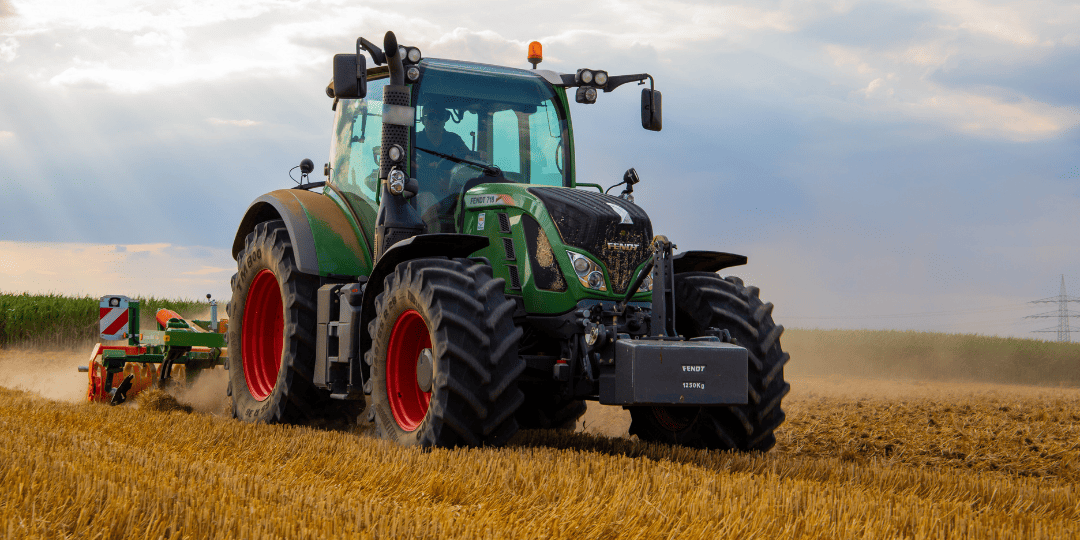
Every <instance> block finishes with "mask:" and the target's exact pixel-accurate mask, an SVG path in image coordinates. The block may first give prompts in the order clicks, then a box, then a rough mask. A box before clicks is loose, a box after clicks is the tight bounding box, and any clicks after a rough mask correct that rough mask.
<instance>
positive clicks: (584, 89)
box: [574, 86, 596, 103]
mask: <svg viewBox="0 0 1080 540" xmlns="http://www.w3.org/2000/svg"><path fill="white" fill-rule="evenodd" d="M574 99H575V100H576V101H577V102H578V103H596V89H595V88H593V87H591V86H579V87H578V89H577V93H576V94H575V95H574Z"/></svg>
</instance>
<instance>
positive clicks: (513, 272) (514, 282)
mask: <svg viewBox="0 0 1080 540" xmlns="http://www.w3.org/2000/svg"><path fill="white" fill-rule="evenodd" d="M507 269H508V270H510V288H511V289H521V276H520V275H519V274H518V267H517V265H516V264H511V265H510V266H508V267H507Z"/></svg>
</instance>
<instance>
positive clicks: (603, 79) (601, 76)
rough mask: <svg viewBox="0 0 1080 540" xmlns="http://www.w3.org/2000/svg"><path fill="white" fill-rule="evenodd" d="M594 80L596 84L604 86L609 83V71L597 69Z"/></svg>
mask: <svg viewBox="0 0 1080 540" xmlns="http://www.w3.org/2000/svg"><path fill="white" fill-rule="evenodd" d="M593 80H594V81H596V86H604V85H606V84H607V72H606V71H597V72H596V74H595V75H593Z"/></svg>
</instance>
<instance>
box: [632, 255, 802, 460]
mask: <svg viewBox="0 0 1080 540" xmlns="http://www.w3.org/2000/svg"><path fill="white" fill-rule="evenodd" d="M674 297H675V325H676V330H677V331H678V332H679V334H680V335H682V336H685V337H698V336H703V335H706V331H707V330H708V329H709V328H719V329H726V330H728V331H729V332H730V333H731V336H732V338H734V341H735V343H736V344H738V345H740V346H742V347H745V348H746V349H747V353H748V362H749V366H748V367H749V369H748V376H749V380H748V381H747V382H748V385H747V389H748V392H749V398H750V399H749V401H750V402H749V403H748V404H746V405H730V406H718V407H630V415H631V418H632V420H631V423H630V433H631V434H632V435H637V436H638V438H640V439H642V440H645V441H657V442H667V443H674V444H680V445H684V446H695V447H703V448H716V449H723V450H729V449H734V450H740V451H753V450H757V451H762V452H764V451H767V450H769V449H770V448H772V447H773V446H774V445H775V444H776V437H775V435H774V433H773V432H774V431H775V430H776V428H777V427H778V426H780V424H782V423H783V422H784V411H783V409H782V408H781V406H780V402H781V400H783V398H784V396H785V395H787V393H788V390H789V389H790V386H789V385H788V383H787V382H785V381H784V365H785V364H786V363H787V362H788V359H789V358H790V356H789V355H788V354H787V353H785V352H784V351H782V350H781V349H780V334H782V333H783V332H784V327H783V326H780V325H778V324H775V323H774V322H773V320H772V308H773V305H772V304H771V303H764V302H762V301H761V299H759V298H758V288H757V287H746V286H744V285H743V282H742V280H741V279H739V278H737V277H726V278H721V277H720V276H718V275H717V274H713V273H709V272H687V273H683V274H676V275H675V295H674Z"/></svg>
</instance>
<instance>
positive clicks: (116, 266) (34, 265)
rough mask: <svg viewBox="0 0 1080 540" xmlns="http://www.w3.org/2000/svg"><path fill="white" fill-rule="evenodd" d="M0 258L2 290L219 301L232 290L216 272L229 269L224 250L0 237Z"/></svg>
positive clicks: (166, 245)
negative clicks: (198, 254) (213, 298)
mask: <svg viewBox="0 0 1080 540" xmlns="http://www.w3.org/2000/svg"><path fill="white" fill-rule="evenodd" d="M194 253H204V254H205V255H204V256H201V257H199V256H193V254H194ZM0 261H2V264H0V290H2V291H4V292H30V293H45V292H61V293H63V294H69V295H83V294H86V295H90V296H95V297H96V296H103V295H106V294H124V295H128V296H136V295H145V296H157V297H159V298H162V297H164V298H196V299H200V298H204V297H205V294H206V293H207V292H209V293H212V294H213V295H214V296H215V297H217V298H220V299H227V298H228V297H229V295H230V294H231V292H230V291H231V289H230V286H229V280H228V275H227V274H226V275H224V276H221V275H218V274H222V273H225V272H227V271H228V270H231V269H232V267H228V268H227V267H226V266H223V265H224V264H225V263H230V262H231V257H230V255H229V252H228V250H225V249H217V248H202V247H194V246H173V245H171V244H163V243H158V244H127V245H116V244H77V243H63V242H61V243H52V242H32V243H31V242H8V241H0ZM193 276H194V277H193ZM199 276H205V277H201V278H200V277H199Z"/></svg>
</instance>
